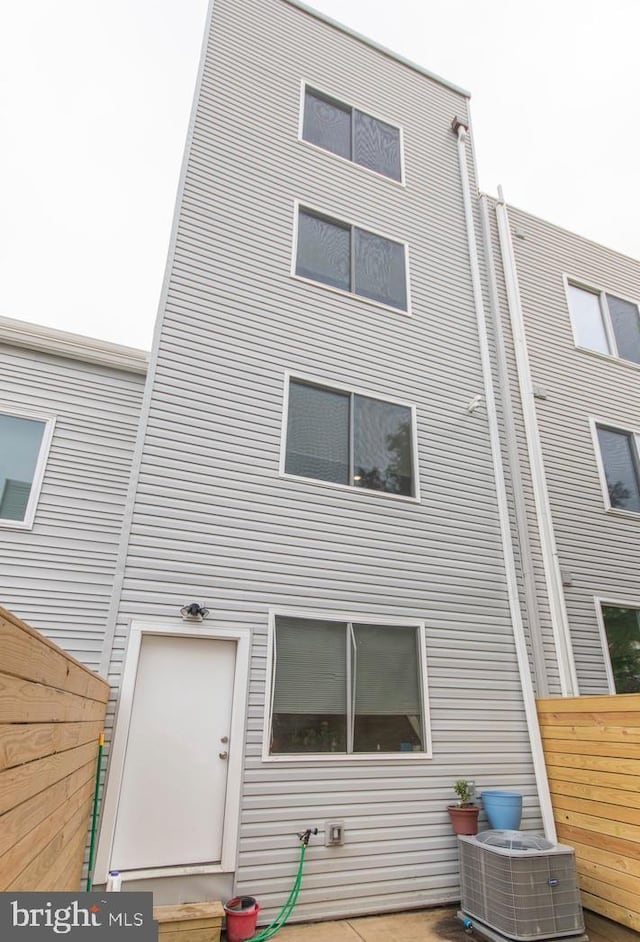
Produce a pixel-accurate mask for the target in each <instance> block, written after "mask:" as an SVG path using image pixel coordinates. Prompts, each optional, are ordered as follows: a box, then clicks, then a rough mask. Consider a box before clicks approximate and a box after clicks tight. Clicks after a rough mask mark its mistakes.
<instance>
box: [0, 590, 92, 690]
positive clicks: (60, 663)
mask: <svg viewBox="0 0 640 942" xmlns="http://www.w3.org/2000/svg"><path fill="white" fill-rule="evenodd" d="M0 651H2V670H3V671H4V672H5V673H7V674H12V675H14V676H16V677H22V678H23V679H25V680H31V681H34V682H36V683H41V684H46V685H47V686H50V687H56V688H58V689H60V690H66V691H69V692H71V693H75V694H78V695H80V696H82V697H88V698H90V699H92V700H98V701H99V702H101V703H106V701H107V699H108V697H109V685H108V684H107V683H106V681H104V680H102V678H101V677H98V675H97V674H94V673H93V671H90V670H89V668H87V667H85V665H84V664H81V663H80V662H79V661H77V660H76V659H75V658H73V657H71V655H70V654H67V652H66V651H63V650H62V649H61V648H59V647H58V646H57V645H56V644H54V643H53V642H51V641H49V640H48V639H47V638H45V637H44V635H41V634H40V633H39V632H37V631H35V630H34V629H33V628H31V627H30V626H29V625H27V624H26V623H25V622H22V621H20V619H18V618H16V617H15V616H14V615H11V614H10V613H9V612H7V611H6V610H5V609H2V608H0Z"/></svg>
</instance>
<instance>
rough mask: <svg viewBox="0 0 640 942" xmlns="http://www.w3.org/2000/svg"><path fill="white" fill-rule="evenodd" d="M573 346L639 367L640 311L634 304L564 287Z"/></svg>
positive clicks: (585, 289)
mask: <svg viewBox="0 0 640 942" xmlns="http://www.w3.org/2000/svg"><path fill="white" fill-rule="evenodd" d="M567 294H568V298H569V311H570V313H571V323H572V325H573V333H574V336H575V339H576V343H577V345H578V346H579V347H587V349H589V350H596V351H597V352H598V353H606V354H609V355H610V356H614V357H619V358H620V359H622V360H630V361H631V362H632V363H640V310H639V308H638V305H637V304H634V303H633V302H631V301H626V300H625V299H624V298H618V297H616V296H615V295H613V294H609V293H608V292H605V291H597V290H595V289H591V288H584V287H581V286H579V285H576V284H571V283H569V285H568V286H567Z"/></svg>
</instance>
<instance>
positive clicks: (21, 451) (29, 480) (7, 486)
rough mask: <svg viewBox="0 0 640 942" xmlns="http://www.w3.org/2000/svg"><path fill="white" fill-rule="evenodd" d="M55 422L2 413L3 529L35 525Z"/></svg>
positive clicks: (0, 487)
mask: <svg viewBox="0 0 640 942" xmlns="http://www.w3.org/2000/svg"><path fill="white" fill-rule="evenodd" d="M53 426H54V420H53V419H52V418H44V417H42V416H36V415H30V414H27V413H14V412H5V411H1V412H0V527H11V528H14V529H23V530H28V529H30V528H31V527H32V526H33V518H34V516H35V512H36V506H37V503H38V496H39V494H40V488H41V486H42V478H43V475H44V469H45V464H46V461H47V456H48V454H49V446H50V444H51V436H52V434H53Z"/></svg>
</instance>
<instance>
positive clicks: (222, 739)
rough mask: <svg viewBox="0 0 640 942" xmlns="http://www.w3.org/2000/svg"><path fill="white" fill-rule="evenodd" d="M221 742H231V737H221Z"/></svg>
mask: <svg viewBox="0 0 640 942" xmlns="http://www.w3.org/2000/svg"><path fill="white" fill-rule="evenodd" d="M220 742H229V737H228V736H221V737H220Z"/></svg>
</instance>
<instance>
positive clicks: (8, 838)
mask: <svg viewBox="0 0 640 942" xmlns="http://www.w3.org/2000/svg"><path fill="white" fill-rule="evenodd" d="M95 777H96V763H95V761H94V762H87V764H86V765H84V766H82V768H80V769H77V770H76V771H75V772H72V773H71V775H68V776H67V777H66V778H63V779H62V780H61V781H60V782H56V784H55V785H52V786H51V787H50V788H46V789H45V790H44V791H42V792H39V793H38V794H37V795H34V796H33V797H32V798H29V799H28V800H27V801H23V802H22V803H21V804H19V805H17V806H16V807H15V808H12V809H11V810H10V811H7V812H5V814H3V815H2V816H1V817H0V857H2V855H3V854H6V853H7V851H8V850H9V848H11V847H13V845H14V844H17V843H18V841H19V840H20V839H21V838H22V837H24V836H25V834H28V833H29V832H30V831H32V830H33V829H34V828H35V827H36V826H37V825H38V824H40V822H41V821H44V820H45V819H46V818H47V817H48V816H49V815H51V814H53V812H54V811H55V810H56V809H57V808H58V807H59V806H60V805H62V804H63V803H64V802H65V801H67V800H68V799H69V798H70V797H71V796H72V795H73V794H74V792H76V791H77V790H78V789H79V788H81V787H82V786H83V785H84V784H85V783H86V782H92V783H94V782H95Z"/></svg>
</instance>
